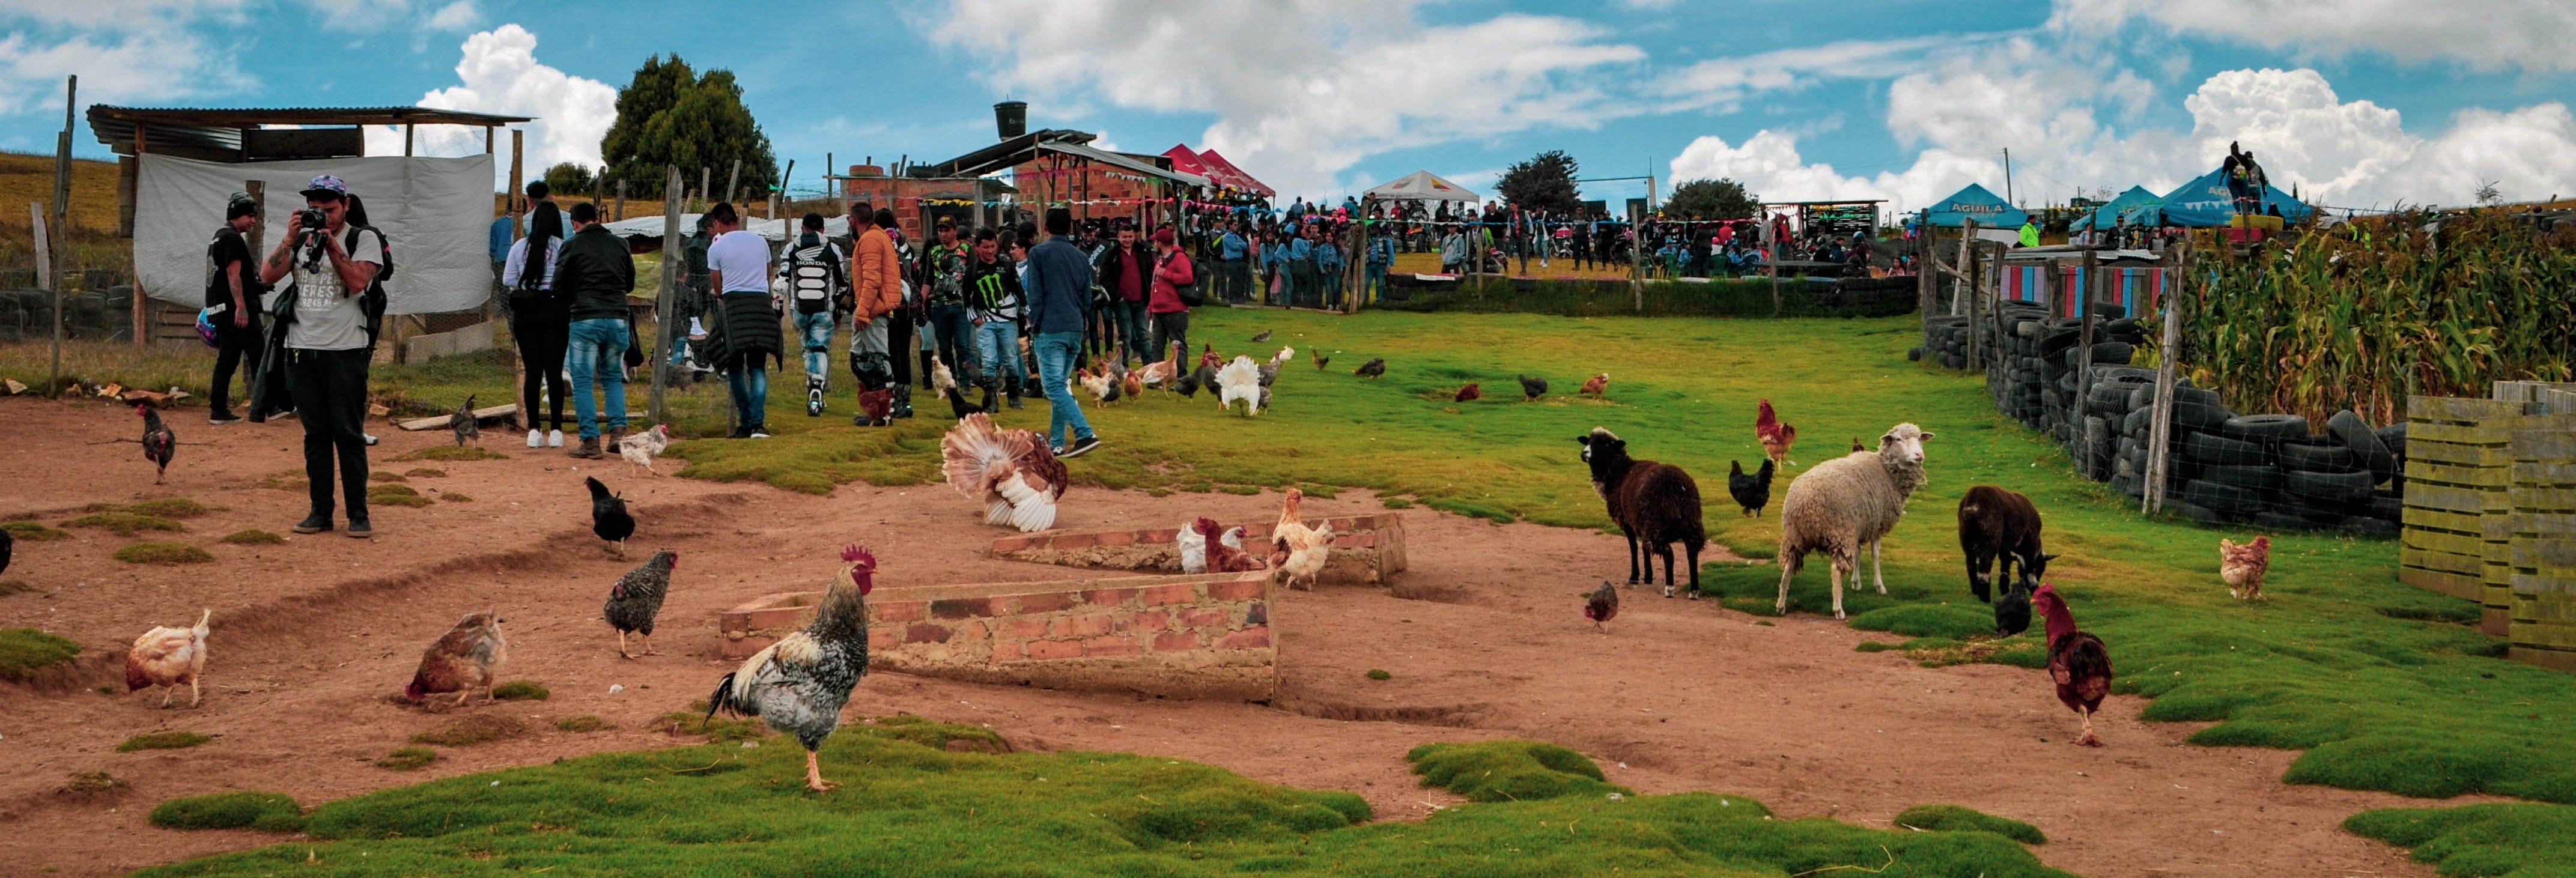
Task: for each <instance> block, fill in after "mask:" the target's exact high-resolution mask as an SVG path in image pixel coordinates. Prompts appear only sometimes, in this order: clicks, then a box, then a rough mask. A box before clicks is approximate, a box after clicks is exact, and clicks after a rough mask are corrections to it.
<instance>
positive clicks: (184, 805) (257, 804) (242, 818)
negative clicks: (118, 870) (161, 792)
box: [152, 790, 304, 832]
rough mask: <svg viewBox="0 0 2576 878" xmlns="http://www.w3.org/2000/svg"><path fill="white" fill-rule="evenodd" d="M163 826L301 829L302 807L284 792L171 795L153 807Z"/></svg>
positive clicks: (155, 820) (155, 821) (155, 818)
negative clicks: (177, 797)
mask: <svg viewBox="0 0 2576 878" xmlns="http://www.w3.org/2000/svg"><path fill="white" fill-rule="evenodd" d="M152 825H154V826H158V827H161V828H163V829H243V828H249V829H263V830H267V831H269V832H302V831H304V809H303V808H302V807H300V806H298V805H296V804H295V798H294V797H293V796H289V795H287V794H285V793H264V792H257V791H249V790H245V791H241V792H231V793H213V794H210V795H203V796H189V797H186V798H182V799H171V800H170V801H167V802H163V803H161V806H160V807H157V808H154V809H152Z"/></svg>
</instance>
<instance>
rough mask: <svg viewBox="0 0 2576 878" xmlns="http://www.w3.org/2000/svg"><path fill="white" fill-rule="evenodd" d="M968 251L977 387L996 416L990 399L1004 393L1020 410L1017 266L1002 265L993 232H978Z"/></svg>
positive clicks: (968, 293) (999, 246) (987, 408)
mask: <svg viewBox="0 0 2576 878" xmlns="http://www.w3.org/2000/svg"><path fill="white" fill-rule="evenodd" d="M1015 237H1016V236H1015ZM1066 246H1068V247H1069V246H1072V245H1070V244H1068V245H1066ZM971 252H972V255H971V257H970V258H969V259H968V260H967V263H966V298H967V302H968V304H969V305H970V313H971V315H972V316H971V317H970V318H969V320H970V321H971V322H972V325H973V327H974V328H973V333H974V334H973V335H972V336H970V337H971V338H973V339H974V344H975V361H976V363H978V364H980V365H981V367H982V368H980V369H979V370H977V374H976V381H975V383H976V385H977V386H980V387H982V388H984V403H983V405H984V410H985V411H998V409H996V408H995V407H994V403H995V402H997V400H996V399H995V398H994V397H995V395H996V394H1000V393H1004V392H1007V393H1008V397H1009V400H1010V406H1011V407H1012V408H1021V407H1022V406H1021V405H1020V369H1019V367H1018V365H1017V364H1016V362H1015V361H1017V360H1018V359H1019V353H1020V332H1019V330H1020V311H1021V307H1020V304H1021V301H1022V296H1021V288H1020V271H1019V267H1018V266H1016V265H1014V264H1012V263H1009V262H1005V261H1002V258H1001V256H1002V243H1001V236H1000V235H999V234H996V233H995V232H994V231H993V230H992V229H978V230H976V232H975V249H974V250H973V251H971Z"/></svg>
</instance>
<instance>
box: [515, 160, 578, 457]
mask: <svg viewBox="0 0 2576 878" xmlns="http://www.w3.org/2000/svg"><path fill="white" fill-rule="evenodd" d="M563 235H564V232H563V212H562V211H559V210H556V209H555V203H554V202H552V201H543V202H538V204H537V209H536V210H535V211H533V212H531V213H530V214H529V216H528V236H527V237H525V238H521V239H519V240H518V242H517V243H514V244H511V245H510V257H509V260H508V261H507V262H504V263H503V264H502V267H501V285H502V286H503V287H506V288H508V289H509V291H510V297H509V303H510V337H511V338H512V339H513V340H515V341H516V342H518V345H519V365H520V366H521V367H522V371H523V373H524V374H522V375H521V376H520V379H519V398H520V399H521V400H524V402H523V403H522V404H523V405H525V406H526V407H527V408H526V409H525V411H526V412H527V415H526V416H525V417H522V418H520V419H519V420H520V422H521V423H524V424H527V425H528V447H530V448H537V447H540V446H552V447H556V448H561V447H563V422H564V400H565V399H566V398H569V397H570V396H571V395H572V389H571V387H570V385H569V384H567V383H566V381H565V380H564V369H563V364H564V348H565V347H566V346H567V345H569V344H571V332H572V307H571V306H572V301H571V299H569V298H567V297H565V296H564V295H563V294H562V293H560V292H558V291H557V290H556V289H555V288H554V285H555V284H554V282H555V255H556V253H557V252H558V251H560V250H561V249H562V247H563ZM540 386H542V387H544V388H545V389H547V390H548V391H550V392H551V395H552V398H551V399H548V400H546V402H547V403H548V404H549V407H550V408H551V409H552V410H553V413H554V418H553V431H552V432H545V433H540V432H539V430H538V427H537V417H538V412H537V404H538V400H539V399H540V396H539V394H538V388H539V387H540Z"/></svg>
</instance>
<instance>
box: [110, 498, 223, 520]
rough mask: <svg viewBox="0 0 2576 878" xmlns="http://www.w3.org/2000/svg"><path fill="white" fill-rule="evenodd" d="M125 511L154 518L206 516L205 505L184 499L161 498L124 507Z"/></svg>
mask: <svg viewBox="0 0 2576 878" xmlns="http://www.w3.org/2000/svg"><path fill="white" fill-rule="evenodd" d="M125 511H127V512H131V513H134V514H136V515H149V516H153V517H155V518H195V517H197V516H200V515H204V514H206V507H205V504H202V503H199V502H197V501H195V500H190V499H188V498H186V497H163V498H161V499H159V500H145V501H143V502H141V503H136V504H134V505H132V506H128V507H125Z"/></svg>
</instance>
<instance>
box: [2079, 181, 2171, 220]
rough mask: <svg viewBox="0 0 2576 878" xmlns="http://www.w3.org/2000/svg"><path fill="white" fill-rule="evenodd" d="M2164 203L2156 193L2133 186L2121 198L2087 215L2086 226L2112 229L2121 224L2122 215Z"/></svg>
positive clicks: (2114, 199)
mask: <svg viewBox="0 0 2576 878" xmlns="http://www.w3.org/2000/svg"><path fill="white" fill-rule="evenodd" d="M2162 203H2164V201H2163V199H2159V198H2157V197H2156V194H2155V193H2153V192H2149V191H2147V187H2145V186H2131V187H2129V191H2127V192H2122V193H2120V195H2119V197H2116V198H2113V199H2111V200H2110V201H2108V202H2105V203H2104V204H2103V205H2102V206H2101V207H2097V208H2094V209H2093V212H2092V213H2090V214H2086V215H2085V219H2084V224H2085V226H2086V227H2087V228H2095V229H2107V228H2111V227H2112V226H2116V225H2119V224H2120V217H2121V215H2123V214H2126V213H2128V212H2129V211H2131V210H2133V209H2136V208H2141V207H2151V206H2154V205H2157V204H2162Z"/></svg>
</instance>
